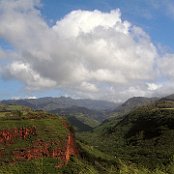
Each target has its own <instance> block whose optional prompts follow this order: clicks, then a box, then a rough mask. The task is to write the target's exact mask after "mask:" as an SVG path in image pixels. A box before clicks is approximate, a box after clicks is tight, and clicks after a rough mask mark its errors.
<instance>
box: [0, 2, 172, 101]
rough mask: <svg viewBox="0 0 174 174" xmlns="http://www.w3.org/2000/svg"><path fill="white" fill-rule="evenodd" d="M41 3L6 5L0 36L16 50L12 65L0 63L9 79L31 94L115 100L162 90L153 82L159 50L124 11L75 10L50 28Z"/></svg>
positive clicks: (1, 10)
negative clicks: (41, 92)
mask: <svg viewBox="0 0 174 174" xmlns="http://www.w3.org/2000/svg"><path fill="white" fill-rule="evenodd" d="M39 5H40V3H39V0H31V1H28V0H16V1H13V0H2V1H1V2H0V13H1V15H0V24H1V27H0V37H2V38H3V39H5V40H6V41H7V42H9V43H10V44H11V45H12V46H13V48H14V52H13V54H11V55H10V56H11V57H10V58H9V59H10V61H8V63H7V64H6V66H4V65H3V66H2V65H1V63H0V66H1V69H2V70H1V74H2V75H3V77H4V78H7V79H11V78H14V79H17V80H20V81H22V82H23V83H24V84H25V85H26V88H27V89H30V90H36V89H37V90H40V89H43V88H57V89H58V90H61V89H64V91H65V93H71V94H72V93H73V95H77V96H82V97H83V96H85V97H88V96H89V97H95V98H104V99H109V97H111V96H113V95H115V97H114V99H113V100H117V99H118V100H119V98H120V99H125V97H126V94H125V92H127V96H128V95H129V94H130V95H134V94H135V93H136V92H137V94H143V95H144V93H145V92H146V91H148V90H156V89H157V87H156V86H155V84H153V83H151V82H152V81H153V80H154V79H155V78H156V76H157V70H156V69H155V68H154V67H158V66H157V65H156V60H157V59H158V56H159V55H158V53H157V50H156V47H155V46H154V44H153V43H152V41H151V39H150V37H149V35H148V34H147V33H145V32H144V31H143V29H142V28H140V27H138V26H135V25H133V24H131V23H130V22H129V21H126V20H123V19H122V17H121V11H120V10H119V9H115V10H112V11H110V12H102V11H99V10H94V11H87V10H75V11H72V12H70V13H68V14H67V15H65V16H64V17H63V18H62V19H60V20H59V19H58V21H57V22H56V23H55V25H53V26H51V27H50V26H49V25H48V24H47V23H46V21H45V20H44V18H43V17H42V15H41V13H40V11H39V10H38V9H39V8H36V7H39ZM4 51H5V50H2V49H1V50H0V55H1V57H2V56H3V55H4V54H5V53H4ZM171 61H173V58H172V60H171ZM168 62H169V63H171V62H170V60H168ZM165 66H166V67H168V64H166V65H165V64H163V66H162V67H160V68H163V69H166V67H165ZM169 66H170V65H169ZM172 72H173V71H172V70H171V73H170V71H168V73H169V74H172ZM147 83H149V85H148V86H147V85H146V84H147ZM111 89H112V90H111ZM143 91H144V92H143ZM112 98H113V97H112Z"/></svg>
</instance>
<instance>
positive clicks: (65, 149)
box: [0, 122, 78, 167]
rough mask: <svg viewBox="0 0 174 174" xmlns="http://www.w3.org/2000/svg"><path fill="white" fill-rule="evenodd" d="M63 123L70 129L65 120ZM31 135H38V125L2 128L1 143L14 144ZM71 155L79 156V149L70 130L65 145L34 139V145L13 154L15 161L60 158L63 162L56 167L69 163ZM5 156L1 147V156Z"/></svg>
mask: <svg viewBox="0 0 174 174" xmlns="http://www.w3.org/2000/svg"><path fill="white" fill-rule="evenodd" d="M63 124H64V127H65V128H66V129H68V125H67V123H65V122H63ZM68 131H69V129H68ZM31 136H37V128H36V127H27V128H13V129H5V130H0V144H5V145H9V144H14V143H15V140H16V139H18V138H20V139H22V140H24V141H25V140H26V139H27V138H29V137H31ZM36 139H37V138H36ZM7 148H8V147H7ZM71 155H73V156H77V155H78V150H77V148H76V145H75V138H74V135H73V133H72V132H70V131H69V134H68V136H67V141H66V143H65V144H64V145H62V144H61V142H45V141H43V140H35V141H33V143H32V146H30V147H26V148H21V149H15V150H14V151H13V152H12V156H13V157H14V159H15V161H18V160H31V159H39V158H42V157H51V158H58V159H59V161H61V162H59V163H58V164H57V166H56V167H62V166H64V165H65V164H67V163H68V161H69V159H70V157H71ZM3 156H4V149H1V150H0V158H3Z"/></svg>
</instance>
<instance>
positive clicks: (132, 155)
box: [78, 102, 174, 169]
mask: <svg viewBox="0 0 174 174" xmlns="http://www.w3.org/2000/svg"><path fill="white" fill-rule="evenodd" d="M159 105H160V103H159V102H158V103H156V104H151V105H147V106H144V107H140V108H137V109H135V110H134V111H132V112H130V113H129V114H127V115H125V116H124V117H123V118H122V119H117V118H112V119H111V120H108V121H106V122H104V123H103V124H101V125H100V126H99V127H98V128H96V129H95V130H93V131H92V132H89V133H81V134H78V136H79V138H80V139H82V140H83V141H85V142H88V143H89V144H91V145H93V146H95V147H97V148H98V149H99V150H101V151H104V152H106V153H109V154H112V155H114V156H115V157H118V158H120V159H122V160H124V161H129V162H131V163H134V164H136V165H138V166H144V167H147V168H149V169H154V168H156V167H159V166H160V168H162V167H164V168H165V166H166V165H168V164H170V160H171V159H172V158H173V154H174V140H173V137H174V108H172V107H169V106H167V107H165V108H162V107H158V106H159Z"/></svg>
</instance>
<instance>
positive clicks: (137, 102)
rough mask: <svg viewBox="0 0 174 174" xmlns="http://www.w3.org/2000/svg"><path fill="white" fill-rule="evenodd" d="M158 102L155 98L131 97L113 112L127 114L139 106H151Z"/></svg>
mask: <svg viewBox="0 0 174 174" xmlns="http://www.w3.org/2000/svg"><path fill="white" fill-rule="evenodd" d="M157 100H159V98H157V97H153V98H147V97H132V98H130V99H128V100H127V101H126V102H124V103H123V104H121V105H120V106H118V107H117V108H116V109H114V110H113V112H129V111H131V110H132V109H135V108H137V107H140V106H144V105H148V104H152V103H154V102H156V101H157Z"/></svg>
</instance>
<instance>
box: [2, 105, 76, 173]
mask: <svg viewBox="0 0 174 174" xmlns="http://www.w3.org/2000/svg"><path fill="white" fill-rule="evenodd" d="M70 136H71V137H70ZM69 138H71V140H70V141H71V142H70V144H68V140H69ZM72 138H73V133H72V132H71V129H70V127H69V125H68V124H67V121H66V120H65V119H63V118H61V117H60V118H59V117H57V116H54V115H52V114H48V113H46V112H42V111H32V110H31V109H29V108H26V107H21V106H17V105H8V106H7V105H1V106H0V173H8V174H24V173H27V174H29V173H32V174H34V173H36V174H41V173H51V174H52V173H53V174H54V173H59V172H61V170H62V169H61V168H62V167H63V166H64V165H66V164H67V162H68V161H69V158H70V155H73V154H76V149H73V148H75V145H74V144H73V143H74V140H73V139H72Z"/></svg>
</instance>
